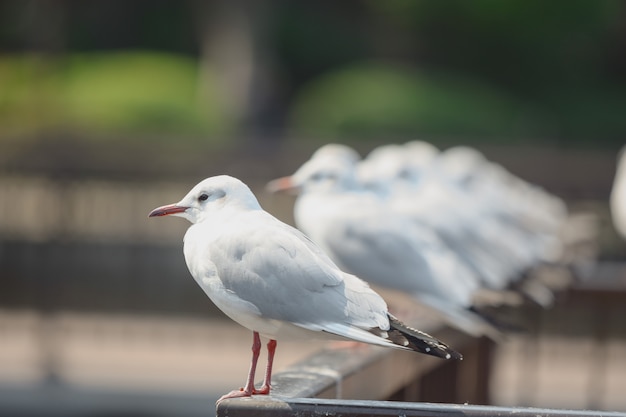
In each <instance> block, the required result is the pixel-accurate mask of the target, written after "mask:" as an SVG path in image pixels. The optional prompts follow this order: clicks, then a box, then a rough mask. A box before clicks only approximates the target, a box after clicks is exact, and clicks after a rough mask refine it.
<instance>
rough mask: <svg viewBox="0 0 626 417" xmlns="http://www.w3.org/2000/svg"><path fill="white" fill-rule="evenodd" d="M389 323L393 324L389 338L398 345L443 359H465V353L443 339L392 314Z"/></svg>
mask: <svg viewBox="0 0 626 417" xmlns="http://www.w3.org/2000/svg"><path fill="white" fill-rule="evenodd" d="M389 324H390V326H391V328H390V330H389V332H388V333H389V339H390V340H391V341H392V342H393V343H395V344H397V345H400V346H404V347H406V348H409V349H411V350H413V351H415V352H419V353H424V354H426V355H430V356H435V357H438V358H441V359H454V360H463V355H461V354H460V353H459V352H457V351H456V350H454V349H452V348H451V347H449V346H448V345H446V344H445V343H443V342H442V341H440V340H438V339H436V338H435V337H433V336H431V335H429V334H428V333H425V332H422V331H421V330H417V329H413V328H411V327H409V326H407V325H406V324H404V323H402V322H401V321H400V320H398V319H397V318H395V317H394V316H392V315H391V314H389Z"/></svg>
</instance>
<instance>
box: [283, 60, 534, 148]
mask: <svg viewBox="0 0 626 417" xmlns="http://www.w3.org/2000/svg"><path fill="white" fill-rule="evenodd" d="M290 120H291V123H292V127H293V128H294V129H296V130H301V131H307V132H310V133H318V134H320V133H322V134H332V135H343V134H348V135H385V134H398V135H402V134H425V135H470V136H489V137H496V136H504V137H511V136H521V135H526V134H528V133H529V132H533V131H538V130H540V129H541V124H542V122H541V120H540V117H538V116H537V115H533V114H532V109H531V108H529V107H528V106H526V105H524V104H523V103H520V102H518V101H517V100H515V99H514V98H512V97H509V96H508V95H506V94H504V93H503V92H501V91H498V90H497V89H494V88H493V87H490V86H487V85H484V84H481V83H478V82H476V81H475V80H471V79H464V78H461V77H458V76H454V75H450V74H447V75H446V74H437V75H429V74H424V73H421V72H416V71H408V70H404V69H398V68H393V67H386V66H382V65H377V64H364V65H359V66H352V67H349V68H344V69H341V70H338V71H335V72H331V73H329V74H327V75H326V76H324V77H321V78H320V79H318V80H316V81H314V82H312V83H310V84H309V85H308V86H306V87H305V88H304V89H303V91H302V93H301V94H300V95H299V96H298V98H297V99H296V101H295V104H294V109H293V112H292V115H291V119H290Z"/></svg>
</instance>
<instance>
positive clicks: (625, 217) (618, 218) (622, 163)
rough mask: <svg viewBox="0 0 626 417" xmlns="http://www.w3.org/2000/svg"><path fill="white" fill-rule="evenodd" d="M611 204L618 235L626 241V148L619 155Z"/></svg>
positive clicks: (612, 216)
mask: <svg viewBox="0 0 626 417" xmlns="http://www.w3.org/2000/svg"><path fill="white" fill-rule="evenodd" d="M609 204H610V208H611V218H612V219H613V226H614V227H615V230H616V231H617V233H618V234H619V235H620V236H621V237H622V238H623V239H626V146H625V147H622V149H621V150H620V151H619V152H618V154H617V168H616V170H615V178H614V179H613V187H612V188H611V197H610V200H609Z"/></svg>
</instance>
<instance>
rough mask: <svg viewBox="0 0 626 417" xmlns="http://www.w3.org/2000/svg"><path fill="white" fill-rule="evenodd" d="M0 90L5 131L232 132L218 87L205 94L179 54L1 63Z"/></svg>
mask: <svg viewBox="0 0 626 417" xmlns="http://www.w3.org/2000/svg"><path fill="white" fill-rule="evenodd" d="M204 79H209V80H210V78H209V77H206V75H205V76H204ZM0 83H1V84H2V89H1V90H0V131H4V132H7V131H9V132H17V133H28V132H29V131H39V130H43V129H50V128H53V129H79V130H90V131H104V132H118V133H120V132H122V133H123V132H126V133H133V132H141V133H167V132H177V133H190V134H203V133H212V132H213V133H214V132H222V131H225V130H226V129H228V128H229V126H228V123H227V122H226V120H227V119H226V117H225V115H224V114H222V113H221V111H220V108H221V107H220V105H219V99H218V96H217V93H216V92H215V88H214V86H211V85H203V86H202V87H203V88H199V74H198V71H197V64H196V62H194V61H193V60H191V59H188V58H184V57H181V56H176V55H170V54H155V53H146V52H120V53H90V54H87V53H85V54H74V55H70V56H69V57H67V58H65V59H44V57H42V56H37V55H32V56H29V55H22V56H6V57H3V58H1V59H0Z"/></svg>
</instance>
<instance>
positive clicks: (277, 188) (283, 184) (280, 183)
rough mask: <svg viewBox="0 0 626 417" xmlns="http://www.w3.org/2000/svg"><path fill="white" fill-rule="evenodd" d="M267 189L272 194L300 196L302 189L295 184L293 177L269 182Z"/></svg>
mask: <svg viewBox="0 0 626 417" xmlns="http://www.w3.org/2000/svg"><path fill="white" fill-rule="evenodd" d="M265 188H266V189H267V191H269V192H270V193H280V192H284V193H289V194H298V192H299V191H300V188H301V187H300V186H299V185H296V184H294V182H293V180H292V179H291V177H282V178H277V179H275V180H272V181H270V182H268V183H267V185H266V186H265Z"/></svg>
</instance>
